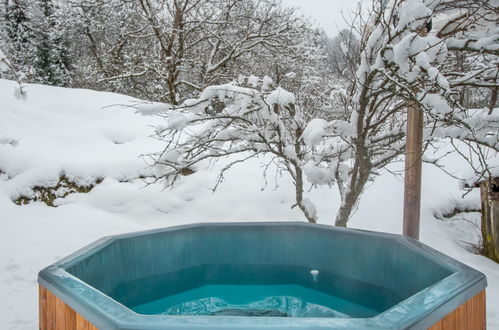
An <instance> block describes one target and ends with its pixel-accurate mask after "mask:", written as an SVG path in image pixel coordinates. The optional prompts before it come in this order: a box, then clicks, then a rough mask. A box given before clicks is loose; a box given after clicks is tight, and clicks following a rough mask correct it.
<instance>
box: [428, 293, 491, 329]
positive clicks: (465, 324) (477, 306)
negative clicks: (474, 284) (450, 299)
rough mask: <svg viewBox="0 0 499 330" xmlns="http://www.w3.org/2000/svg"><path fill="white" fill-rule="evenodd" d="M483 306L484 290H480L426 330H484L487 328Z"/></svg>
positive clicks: (484, 307)
mask: <svg viewBox="0 0 499 330" xmlns="http://www.w3.org/2000/svg"><path fill="white" fill-rule="evenodd" d="M485 304H486V302H485V290H482V291H480V292H479V293H477V294H476V295H475V296H474V297H473V298H471V299H469V300H468V301H466V302H465V303H463V304H462V305H460V306H459V307H458V308H456V309H455V310H453V311H452V312H451V313H449V314H447V315H446V316H445V317H444V318H443V319H441V320H440V321H438V322H437V323H435V324H434V325H433V326H431V327H430V328H428V329H429V330H485V329H486V328H487V323H486V306H485Z"/></svg>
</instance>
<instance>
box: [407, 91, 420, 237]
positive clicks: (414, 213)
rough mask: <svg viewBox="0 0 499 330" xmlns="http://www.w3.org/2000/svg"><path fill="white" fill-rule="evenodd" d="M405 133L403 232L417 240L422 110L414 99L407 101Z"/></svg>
mask: <svg viewBox="0 0 499 330" xmlns="http://www.w3.org/2000/svg"><path fill="white" fill-rule="evenodd" d="M406 135H407V136H406V139H407V142H406V152H405V180H404V228H403V234H404V235H406V236H409V237H412V238H414V239H417V240H419V216H420V209H421V167H422V153H423V112H422V111H421V110H420V109H419V107H418V105H417V103H416V102H415V101H410V102H408V109H407V133H406Z"/></svg>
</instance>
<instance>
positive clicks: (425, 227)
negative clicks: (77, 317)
mask: <svg viewBox="0 0 499 330" xmlns="http://www.w3.org/2000/svg"><path fill="white" fill-rule="evenodd" d="M15 87H16V85H15V83H13V82H11V81H6V80H0V251H1V252H0V297H1V298H0V301H1V303H0V329H36V328H37V317H38V315H37V312H38V307H37V303H38V302H37V282H36V276H37V273H38V271H39V270H40V269H42V268H43V267H45V266H47V265H49V264H50V263H52V262H54V261H56V260H58V259H59V258H61V257H63V256H65V255H67V254H69V253H71V252H72V251H75V250H77V249H78V248H80V247H82V246H84V245H86V244H88V243H90V242H92V241H94V240H96V239H98V238H100V237H101V236H104V235H109V234H117V233H123V232H129V231H136V230H143V229H149V228H157V227H165V226H172V225H177V224H182V223H192V222H213V221H269V220H278V221H304V218H303V216H302V214H300V212H299V210H297V208H295V209H293V210H292V209H290V206H291V205H292V204H293V188H292V185H291V182H290V180H289V178H287V177H283V178H281V179H280V180H279V186H278V187H274V185H273V182H270V183H269V186H268V187H267V189H265V190H263V191H261V188H262V187H263V186H264V185H265V182H264V180H263V178H262V174H261V172H262V171H261V168H260V166H259V164H258V162H257V161H252V162H248V163H245V164H243V165H240V166H239V167H236V168H234V169H233V170H232V171H231V172H229V175H228V176H227V179H226V181H225V182H224V183H223V184H222V185H221V186H220V187H219V190H218V191H217V192H216V193H215V194H212V193H211V191H210V190H209V189H208V188H209V187H211V186H212V185H213V183H214V179H215V171H207V170H206V171H205V170H202V171H198V172H197V173H195V174H193V175H190V176H188V177H185V179H183V181H182V182H181V184H180V185H179V186H178V187H177V188H176V189H175V190H163V188H162V187H161V186H160V185H151V186H145V185H144V183H143V181H142V180H141V179H139V176H141V175H145V174H147V173H148V172H149V170H148V169H147V166H146V165H145V163H144V161H143V160H142V159H141V158H140V157H139V155H141V154H144V153H148V152H152V151H158V150H160V148H161V143H160V142H158V141H156V140H154V139H152V138H150V137H149V136H150V135H152V133H153V131H154V129H153V127H152V126H154V125H157V124H161V120H162V119H160V118H157V117H152V116H144V115H141V114H138V113H136V112H135V109H134V108H132V107H130V105H134V104H137V103H138V102H140V101H138V100H136V99H132V98H130V97H127V96H122V95H116V94H110V93H100V92H94V91H88V90H76V89H63V88H53V87H46V86H39V85H28V86H27V87H28V88H27V90H28V97H27V100H26V101H23V100H18V99H16V98H15V97H14V90H15ZM449 164H450V165H452V166H453V167H454V169H455V170H459V171H460V170H462V169H463V167H464V166H465V164H464V163H463V162H462V161H459V160H458V159H453V160H451V161H450V162H449ZM216 166H217V165H216ZM423 171H424V182H423V201H422V224H421V241H422V242H424V243H426V244H428V245H430V246H432V247H433V248H436V249H437V250H440V251H442V252H444V253H446V254H448V255H450V256H452V257H454V258H456V259H458V260H460V261H461V262H464V263H466V264H468V265H470V266H472V267H475V268H477V269H478V270H480V271H482V272H483V273H485V274H486V275H487V278H488V282H489V286H488V289H487V317H488V318H487V323H488V328H489V329H499V265H498V264H496V263H494V262H492V261H490V260H488V259H486V258H484V257H482V256H479V255H475V254H473V253H471V252H469V251H468V250H469V245H468V244H467V243H476V242H477V241H478V231H477V228H476V227H475V226H474V225H473V224H471V223H469V222H466V221H457V222H441V221H439V220H436V219H435V218H434V217H433V215H432V214H433V211H434V210H435V209H439V208H442V207H443V206H445V205H447V204H449V203H450V202H451V201H452V200H454V199H458V198H459V197H460V196H461V194H462V191H460V190H459V187H458V183H457V182H456V181H455V180H453V179H451V178H449V177H447V176H445V175H444V174H443V173H442V172H441V171H439V170H437V169H436V168H433V167H429V166H425V167H424V169H423ZM62 174H64V175H65V176H66V177H68V178H69V179H71V180H73V181H75V182H77V183H80V184H89V183H94V182H95V181H96V180H97V179H103V181H102V182H101V183H100V184H98V185H97V186H95V188H94V189H93V190H92V191H91V192H89V193H86V194H71V195H69V196H67V197H66V198H64V199H58V200H56V203H55V204H56V205H58V207H55V208H54V207H48V206H46V205H45V204H43V203H41V202H37V203H31V204H29V205H25V206H18V205H16V204H14V203H13V202H12V200H13V199H16V198H18V197H19V196H21V195H24V196H28V197H29V196H30V194H31V193H32V190H31V188H32V187H34V186H37V185H54V184H55V183H57V181H58V178H59V177H60V175H62ZM402 195H403V193H402V182H401V180H400V179H398V178H397V177H395V176H393V175H391V174H388V173H385V174H382V175H381V176H380V177H378V178H377V180H376V181H375V182H374V183H373V184H371V185H370V186H369V187H368V189H367V191H366V192H365V194H364V196H363V197H362V200H361V202H360V205H359V209H358V210H357V212H356V213H355V215H354V216H353V219H352V220H351V222H350V226H351V227H354V228H363V229H369V230H376V231H385V232H391V233H400V232H401V228H402V225H401V219H402V199H403V196H402ZM310 197H311V199H312V200H313V201H314V203H315V204H316V206H317V209H318V212H319V217H320V220H319V222H320V223H326V224H331V223H332V222H333V218H334V215H335V213H336V210H337V207H338V204H339V198H338V195H337V193H336V191H335V190H334V189H328V188H321V189H319V190H316V191H313V192H312V193H311V196H310ZM470 198H471V199H475V200H477V199H478V198H479V197H478V192H477V191H475V192H473V193H472V195H471V196H470ZM475 220H476V219H475Z"/></svg>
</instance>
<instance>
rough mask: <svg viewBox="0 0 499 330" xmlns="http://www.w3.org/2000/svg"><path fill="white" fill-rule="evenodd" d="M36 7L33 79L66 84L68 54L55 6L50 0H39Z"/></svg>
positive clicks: (47, 82) (53, 83)
mask: <svg viewBox="0 0 499 330" xmlns="http://www.w3.org/2000/svg"><path fill="white" fill-rule="evenodd" d="M37 9H38V10H37V12H38V17H37V21H38V22H37V23H38V24H37V28H36V33H35V36H34V47H35V49H36V53H35V55H36V56H35V59H34V63H33V66H34V73H33V74H34V80H36V81H38V82H41V83H44V84H48V85H56V86H66V85H68V83H69V80H70V79H69V70H68V67H69V56H68V51H67V47H66V46H65V45H64V39H63V37H62V35H61V31H62V29H60V23H59V22H58V20H57V14H56V8H55V6H54V4H53V2H52V0H39V1H38V8H37Z"/></svg>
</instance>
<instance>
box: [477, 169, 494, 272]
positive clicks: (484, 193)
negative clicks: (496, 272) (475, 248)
mask: <svg viewBox="0 0 499 330" xmlns="http://www.w3.org/2000/svg"><path fill="white" fill-rule="evenodd" d="M480 195H481V199H482V241H483V248H482V253H483V255H484V256H486V257H487V258H489V259H492V260H494V261H495V262H499V178H495V179H490V180H487V181H485V182H483V183H482V184H481V185H480Z"/></svg>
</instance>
